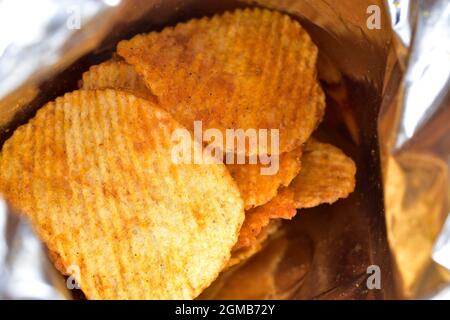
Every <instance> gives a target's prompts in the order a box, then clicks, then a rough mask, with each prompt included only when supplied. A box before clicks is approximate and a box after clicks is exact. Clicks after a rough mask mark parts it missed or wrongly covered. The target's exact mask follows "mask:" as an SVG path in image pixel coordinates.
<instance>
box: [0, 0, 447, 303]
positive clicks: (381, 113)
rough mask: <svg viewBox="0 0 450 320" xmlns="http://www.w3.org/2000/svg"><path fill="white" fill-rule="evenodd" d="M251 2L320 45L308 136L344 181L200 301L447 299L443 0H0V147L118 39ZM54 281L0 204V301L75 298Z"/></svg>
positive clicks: (21, 224)
mask: <svg viewBox="0 0 450 320" xmlns="http://www.w3.org/2000/svg"><path fill="white" fill-rule="evenodd" d="M22 2H23V3H22ZM255 5H256V6H262V7H267V8H271V9H276V10H280V11H283V12H285V13H288V14H290V15H291V16H292V17H294V18H296V19H298V20H299V21H300V22H301V23H302V25H303V26H304V27H305V28H306V29H307V31H308V32H309V33H310V35H311V36H312V38H313V40H314V41H315V43H316V44H317V46H318V47H319V49H320V56H319V63H318V69H319V78H320V80H321V81H322V85H323V87H324V89H325V91H326V93H327V115H326V118H325V120H324V124H323V125H322V126H321V127H320V128H319V130H318V131H319V132H318V136H319V138H320V139H322V140H324V141H332V142H333V143H334V144H337V145H338V146H339V147H341V148H342V149H343V150H344V151H345V152H346V153H347V154H349V155H350V156H352V158H353V159H355V161H356V163H357V166H358V174H357V188H356V190H355V192H354V193H353V194H352V195H351V196H350V197H349V198H348V199H345V200H342V201H339V202H337V203H336V204H334V205H332V206H328V205H324V206H320V207H318V208H313V209H307V210H301V211H300V212H299V213H298V215H297V217H296V218H295V219H294V220H293V221H289V222H287V223H285V224H284V226H283V228H282V229H281V231H280V232H279V233H277V234H276V235H274V236H273V237H272V238H271V239H270V240H269V241H268V243H267V244H266V245H265V247H264V249H263V250H262V251H261V252H260V253H259V254H257V255H256V256H255V257H253V258H252V259H250V260H249V261H248V262H246V263H245V264H243V265H241V266H238V267H235V268H233V269H232V270H229V271H228V272H225V273H224V274H222V275H221V276H220V277H219V279H218V280H217V281H216V282H215V283H213V284H212V285H211V287H210V288H208V289H207V290H206V291H205V293H204V294H203V295H202V296H201V297H200V298H205V299H206V298H211V299H223V298H225V299H240V298H242V299H245V298H247V299H271V298H278V299H385V298H429V299H449V298H450V286H449V285H448V284H449V283H450V272H449V270H450V217H448V213H449V198H450V189H449V176H448V169H449V163H450V162H449V155H450V126H449V125H448V124H449V123H450V95H449V93H448V92H449V90H448V89H449V83H450V80H449V79H450V3H449V2H448V1H446V0H434V1H431V0H417V1H404V0H385V1H381V0H377V1H375V0H340V1H331V0H254V1H253V0H245V1H236V0H222V1H201V0H184V1H183V0H164V1H162V0H154V1H152V0H150V1H143V0H73V1H72V0H64V1H56V0H41V1H33V3H32V4H31V1H23V0H0V27H1V30H13V31H14V32H10V33H9V34H6V33H5V32H4V31H3V32H2V35H1V37H0V79H1V83H2V87H1V88H0V144H1V143H3V142H4V141H5V139H7V138H8V137H9V136H10V135H11V133H12V131H13V130H14V129H15V128H16V127H17V126H18V125H20V124H22V123H25V122H26V121H27V120H28V119H29V118H30V117H31V116H32V115H33V114H34V112H35V111H36V110H37V109H38V108H39V107H40V106H42V105H43V104H44V103H45V102H47V101H50V100H52V99H54V98H55V97H57V96H59V95H61V94H63V93H64V92H67V91H71V90H73V89H75V88H76V84H77V81H78V79H79V78H80V75H81V73H82V72H83V71H85V70H86V69H87V68H88V67H89V66H90V65H92V64H96V63H98V62H100V61H103V60H106V59H108V58H109V57H110V56H111V53H112V51H113V50H114V46H115V44H116V43H117V41H118V40H120V39H123V38H129V37H131V36H132V35H134V34H136V33H138V32H147V31H150V30H159V29H161V28H162V27H163V26H166V25H173V24H175V23H176V22H178V21H183V20H187V19H189V18H192V17H199V16H203V15H212V14H214V13H219V12H223V11H225V10H231V9H234V8H237V7H243V6H255ZM30 6H32V8H30ZM25 7H26V8H28V9H27V10H26V11H27V12H29V13H30V16H28V17H27V16H24V15H23V12H24V10H23V8H25ZM7 17H12V18H10V19H6V18H7ZM20 17H23V19H24V20H23V21H21V20H20V19H19V18H20ZM78 18H79V19H78ZM78 27H79V28H78ZM11 221H14V222H13V223H12V222H11ZM374 270H375V271H377V270H378V271H379V272H380V274H379V275H376V274H372V272H374ZM375 273H376V272H375ZM372 275H375V276H379V277H380V279H379V280H380V281H379V283H378V285H375V286H370V283H369V282H370V280H371V279H372V280H373V277H372ZM66 283H67V281H66V280H65V279H64V278H62V277H61V276H60V275H58V274H57V273H55V270H54V269H53V268H52V267H51V265H50V264H49V263H48V260H47V258H46V254H45V250H43V248H42V246H41V245H40V244H39V241H38V240H37V239H36V238H35V237H33V236H32V233H31V231H30V227H29V226H28V224H27V222H26V221H23V220H22V218H18V217H17V216H16V215H15V214H12V213H11V212H9V210H7V209H6V206H5V205H4V203H3V202H1V203H0V298H9V299H16V298H31V299H64V298H68V297H72V296H75V297H76V298H78V297H79V296H80V294H79V293H78V294H75V295H73V291H72V292H70V291H69V290H67V286H66ZM375 283H376V282H375ZM70 293H72V295H70Z"/></svg>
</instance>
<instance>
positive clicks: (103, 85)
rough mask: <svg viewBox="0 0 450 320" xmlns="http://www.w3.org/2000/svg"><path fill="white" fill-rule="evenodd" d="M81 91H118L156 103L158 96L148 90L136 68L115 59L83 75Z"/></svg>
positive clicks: (120, 59) (96, 66)
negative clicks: (127, 92)
mask: <svg viewBox="0 0 450 320" xmlns="http://www.w3.org/2000/svg"><path fill="white" fill-rule="evenodd" d="M79 87H80V89H84V90H94V89H108V88H109V89H118V90H124V91H129V92H131V93H133V94H134V95H135V96H137V97H140V98H144V99H147V100H150V101H152V102H156V101H157V98H156V96H155V95H154V94H153V93H152V92H151V91H150V89H148V88H147V86H146V85H145V82H144V80H143V79H142V78H141V76H139V74H137V72H136V71H135V69H134V67H133V66H132V65H129V64H128V63H126V62H125V61H124V60H123V59H122V58H120V57H115V58H113V59H111V60H108V61H106V62H103V63H101V64H98V65H95V66H92V67H90V68H89V71H86V72H85V73H83V76H82V79H81V81H80V84H79Z"/></svg>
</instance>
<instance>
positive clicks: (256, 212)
mask: <svg viewBox="0 0 450 320" xmlns="http://www.w3.org/2000/svg"><path fill="white" fill-rule="evenodd" d="M293 196H294V194H293V193H292V192H290V190H288V189H285V190H283V192H280V193H279V194H278V195H277V196H276V197H275V198H273V199H272V200H271V201H269V202H268V203H266V204H265V205H263V206H260V207H256V208H254V209H252V210H248V211H246V212H245V220H244V223H243V224H242V228H241V231H240V232H239V238H238V241H237V243H236V244H235V246H234V248H233V251H237V250H240V249H242V248H245V247H250V246H252V245H253V244H254V243H255V241H257V238H258V236H259V235H260V233H261V231H262V230H264V228H265V227H267V225H268V224H269V222H270V220H271V219H279V218H283V219H291V218H292V217H294V216H295V214H296V213H297V210H296V209H295V206H294V201H293Z"/></svg>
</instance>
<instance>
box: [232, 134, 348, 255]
mask: <svg viewBox="0 0 450 320" xmlns="http://www.w3.org/2000/svg"><path fill="white" fill-rule="evenodd" d="M301 161H302V169H301V170H300V173H299V174H298V176H297V177H295V178H294V180H293V181H292V182H291V184H290V185H289V187H287V188H283V187H282V188H281V189H280V190H279V191H278V194H277V196H276V197H275V198H273V199H272V200H271V201H270V202H269V203H267V204H265V205H263V206H259V207H256V208H254V209H252V210H248V211H246V213H245V220H244V224H243V225H242V228H241V231H240V233H239V239H238V242H237V243H236V245H235V247H234V249H233V251H235V250H240V249H241V250H242V248H247V247H251V246H253V245H254V243H255V242H257V239H258V237H259V234H260V233H261V232H262V230H264V228H265V227H266V226H267V225H268V224H269V222H270V221H271V220H272V219H291V218H292V217H294V216H295V214H296V212H297V211H296V209H303V208H311V207H315V206H318V205H320V204H323V203H330V204H331V203H333V202H335V201H337V200H338V199H340V198H346V197H347V196H348V195H349V194H350V193H351V192H353V190H354V189H355V174H356V166H355V163H354V162H353V160H352V159H350V158H349V157H347V156H346V155H345V154H344V153H343V152H342V151H341V150H340V149H339V148H337V147H335V146H332V145H330V144H327V143H322V142H319V141H317V140H315V139H314V138H311V139H309V140H308V142H307V143H306V144H305V146H304V153H303V156H302V160H301Z"/></svg>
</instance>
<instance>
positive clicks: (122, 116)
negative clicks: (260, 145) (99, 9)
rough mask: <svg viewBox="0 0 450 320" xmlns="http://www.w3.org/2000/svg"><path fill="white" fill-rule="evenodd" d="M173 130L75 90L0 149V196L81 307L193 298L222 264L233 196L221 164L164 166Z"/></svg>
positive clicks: (127, 105)
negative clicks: (72, 287)
mask: <svg viewBox="0 0 450 320" xmlns="http://www.w3.org/2000/svg"><path fill="white" fill-rule="evenodd" d="M179 128H182V127H181V126H180V125H179V124H178V122H176V121H175V120H174V119H173V118H172V117H171V116H170V115H169V114H168V113H167V112H165V111H163V110H161V109H159V108H157V107H155V106H154V105H153V104H152V103H150V102H148V101H147V100H144V99H140V98H137V97H135V96H133V95H131V94H128V93H125V92H121V91H116V90H110V89H107V90H94V91H91V90H80V91H75V92H72V93H68V94H66V95H65V96H64V97H61V98H58V99H56V101H55V102H50V103H48V104H46V105H45V106H44V107H43V108H42V109H40V110H39V111H38V113H37V115H36V116H35V118H34V119H32V120H31V121H30V122H29V123H28V124H26V125H24V126H22V127H20V128H18V129H17V130H16V131H15V133H14V134H13V136H12V137H11V138H10V139H9V140H8V141H7V142H6V143H5V145H4V146H3V150H2V152H1V154H0V193H3V195H4V196H5V198H6V199H7V200H9V201H10V202H11V204H12V205H13V206H14V207H16V208H17V209H19V210H20V211H22V212H24V214H25V215H26V216H27V217H28V218H29V219H30V220H31V222H32V224H33V226H34V228H35V230H36V231H37V233H38V235H39V236H40V237H41V239H42V240H43V241H44V242H45V244H46V245H47V246H48V248H49V251H50V252H51V256H52V257H53V258H54V259H55V262H56V266H57V268H58V269H59V270H60V271H61V272H62V273H63V274H71V273H72V272H73V273H74V275H75V276H76V278H77V279H78V280H79V285H80V286H81V289H82V290H83V292H84V293H85V295H86V297H87V298H89V299H190V298H194V297H196V296H197V295H198V294H200V292H201V291H202V290H203V289H204V288H205V287H207V286H208V285H209V284H210V283H211V282H212V281H213V280H214V279H215V278H216V277H217V275H218V274H219V272H220V271H221V270H222V269H223V268H224V267H225V265H226V263H227V262H228V260H229V258H230V251H231V248H232V247H233V245H234V244H235V242H236V239H237V236H238V231H239V229H240V227H241V224H242V221H243V219H244V211H243V201H242V199H241V198H240V194H239V190H238V189H237V187H236V185H235V182H234V181H233V179H232V178H231V176H230V175H229V173H228V170H227V169H226V167H225V166H224V165H221V164H220V165H218V164H209V165H198V164H175V163H173V162H172V161H171V148H172V142H171V133H172V132H173V131H174V130H176V129H179ZM194 148H200V146H199V145H198V144H195V145H194Z"/></svg>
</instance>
